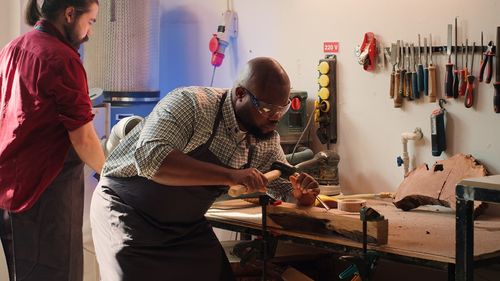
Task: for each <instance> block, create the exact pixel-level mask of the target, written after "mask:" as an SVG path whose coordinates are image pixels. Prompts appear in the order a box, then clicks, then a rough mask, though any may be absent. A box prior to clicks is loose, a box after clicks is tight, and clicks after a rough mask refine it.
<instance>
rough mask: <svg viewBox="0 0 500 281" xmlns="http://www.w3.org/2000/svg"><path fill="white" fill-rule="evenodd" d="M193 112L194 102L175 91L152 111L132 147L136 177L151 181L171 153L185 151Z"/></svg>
mask: <svg viewBox="0 0 500 281" xmlns="http://www.w3.org/2000/svg"><path fill="white" fill-rule="evenodd" d="M196 108H197V102H196V100H194V99H192V98H190V96H189V95H183V93H182V92H181V91H174V92H173V93H171V94H170V95H169V96H167V97H166V98H164V99H163V100H162V101H161V102H160V103H159V104H158V105H157V106H156V107H155V109H154V110H153V111H152V112H151V114H150V115H149V116H148V118H147V120H146V121H145V124H144V127H143V128H142V130H141V133H140V135H139V139H138V141H137V145H136V147H135V152H134V157H135V164H136V169H137V172H138V175H139V176H142V177H146V178H148V179H151V178H152V177H153V176H154V175H155V174H156V172H157V171H158V169H159V168H160V166H161V164H162V163H163V161H164V160H165V157H167V155H168V154H169V153H170V152H171V151H172V150H174V149H178V150H181V151H182V150H183V149H184V147H185V146H186V145H187V143H188V142H189V139H190V138H191V136H192V135H193V132H194V126H195V122H196Z"/></svg>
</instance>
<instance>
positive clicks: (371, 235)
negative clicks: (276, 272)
mask: <svg viewBox="0 0 500 281" xmlns="http://www.w3.org/2000/svg"><path fill="white" fill-rule="evenodd" d="M267 210H268V217H269V219H270V220H271V221H272V222H270V225H273V226H279V227H281V228H284V229H288V230H294V231H301V232H307V233H315V234H334V233H335V234H340V235H342V236H345V237H348V238H350V239H353V240H356V241H362V239H363V224H362V221H361V220H360V217H359V213H348V212H343V211H339V210H336V209H331V210H329V211H326V210H325V209H323V208H318V207H298V206H297V205H296V204H291V203H282V204H281V205H278V206H269V207H268V209H267ZM381 215H383V214H381ZM367 226H368V227H367V230H368V231H367V233H368V242H370V243H376V244H379V245H382V244H387V236H388V229H389V221H388V220H387V219H383V220H380V221H369V222H368V223H367Z"/></svg>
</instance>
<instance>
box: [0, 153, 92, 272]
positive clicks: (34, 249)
mask: <svg viewBox="0 0 500 281" xmlns="http://www.w3.org/2000/svg"><path fill="white" fill-rule="evenodd" d="M83 167H84V163H83V162H82V161H81V160H80V158H79V157H78V155H77V154H76V152H75V150H74V149H73V148H70V149H69V151H68V153H67V156H66V159H65V160H64V166H63V168H62V170H61V172H59V174H58V175H57V177H56V178H55V179H54V180H53V181H52V183H51V184H50V185H49V186H48V187H47V188H46V189H45V191H44V192H43V193H42V195H41V196H40V198H39V199H38V201H37V202H36V203H35V204H34V205H33V206H32V207H31V208H30V209H28V210H25V211H23V212H20V213H11V212H8V211H6V210H1V209H0V215H1V218H0V236H1V238H2V243H3V247H4V251H5V255H6V259H7V264H8V267H9V275H10V280H11V281H16V280H17V281H20V280H23V281H81V280H83V241H82V223H83V197H84V179H83Z"/></svg>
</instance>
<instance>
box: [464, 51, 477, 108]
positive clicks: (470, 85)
mask: <svg viewBox="0 0 500 281" xmlns="http://www.w3.org/2000/svg"><path fill="white" fill-rule="evenodd" d="M475 48H476V42H474V43H472V50H473V51H472V60H471V64H470V74H469V76H467V89H466V91H465V100H464V104H465V107H467V108H470V107H471V106H472V105H473V104H474V81H475V80H476V77H474V74H473V72H472V70H473V69H474V49H475Z"/></svg>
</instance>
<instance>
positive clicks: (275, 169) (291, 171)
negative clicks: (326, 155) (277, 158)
mask: <svg viewBox="0 0 500 281" xmlns="http://www.w3.org/2000/svg"><path fill="white" fill-rule="evenodd" d="M298 172H299V170H298V169H297V168H296V167H294V166H290V165H288V164H285V163H282V162H274V163H273V164H272V165H271V171H269V172H267V173H265V174H264V176H265V177H266V178H267V180H268V181H273V180H275V179H277V178H279V177H281V178H283V179H285V180H289V178H290V176H293V175H298ZM247 191H248V189H247V187H246V186H244V185H233V186H230V187H229V191H228V194H229V195H230V196H232V197H236V196H239V195H241V194H243V193H246V192H247ZM316 200H318V201H319V202H320V203H321V205H323V207H324V208H325V209H326V210H330V208H329V207H328V205H326V204H325V202H323V200H321V199H320V198H319V197H318V196H316Z"/></svg>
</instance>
